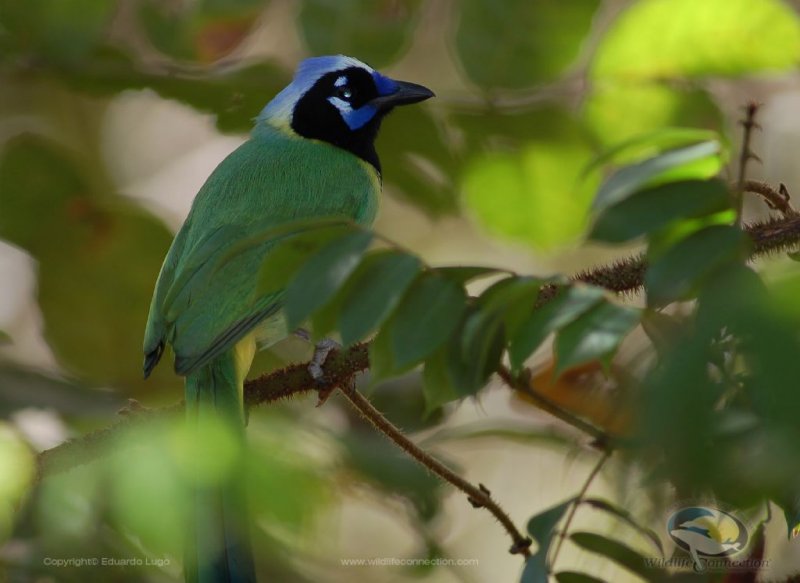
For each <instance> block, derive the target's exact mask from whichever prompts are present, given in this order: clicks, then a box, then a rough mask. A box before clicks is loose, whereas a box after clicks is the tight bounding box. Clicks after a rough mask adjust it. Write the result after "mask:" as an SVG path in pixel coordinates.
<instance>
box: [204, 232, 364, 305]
mask: <svg viewBox="0 0 800 583" xmlns="http://www.w3.org/2000/svg"><path fill="white" fill-rule="evenodd" d="M303 225H307V226H303ZM352 232H354V231H353V228H352V227H351V226H350V225H343V224H337V223H334V224H327V223H323V224H319V223H316V222H314V223H305V222H304V223H303V224H299V225H298V226H297V227H294V226H292V225H291V224H290V225H281V226H278V227H275V226H274V225H273V226H271V227H270V228H268V229H266V230H265V231H264V233H263V234H262V233H259V234H258V235H255V236H252V237H249V238H248V239H246V240H243V241H241V240H240V241H237V242H235V243H234V244H233V246H232V247H231V249H230V250H229V251H227V252H226V253H223V254H222V256H221V258H220V260H219V265H220V266H221V265H223V264H224V263H225V262H226V261H228V260H229V259H230V258H231V257H232V256H234V255H236V254H238V253H243V252H246V251H250V250H252V249H255V248H256V247H258V246H264V247H266V248H268V249H269V251H268V252H267V253H266V254H265V256H264V260H263V261H262V263H261V267H260V269H259V272H258V282H257V287H256V293H257V294H258V295H267V294H271V293H277V292H280V291H281V290H283V289H285V288H286V286H287V285H288V284H289V283H290V282H291V280H292V278H293V277H294V276H295V275H296V274H297V272H298V271H299V270H300V268H301V267H302V266H303V265H304V264H305V263H306V262H307V261H308V260H309V258H310V257H311V256H312V255H313V254H315V253H318V252H319V251H320V249H322V248H323V247H325V245H327V244H329V243H331V242H332V241H335V240H336V239H338V238H341V237H343V236H345V235H346V234H348V233H352ZM270 238H272V241H270ZM226 239H230V238H226V237H225V236H224V234H223V241H224V240H226ZM234 241H236V239H234ZM270 243H271V244H270ZM221 244H224V243H221ZM215 250H216V246H214V245H212V249H211V251H212V252H213V251H215ZM195 255H197V253H195Z"/></svg>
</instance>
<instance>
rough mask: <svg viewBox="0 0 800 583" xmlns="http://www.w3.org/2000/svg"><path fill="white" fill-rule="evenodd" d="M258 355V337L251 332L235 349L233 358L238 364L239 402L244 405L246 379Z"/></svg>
mask: <svg viewBox="0 0 800 583" xmlns="http://www.w3.org/2000/svg"><path fill="white" fill-rule="evenodd" d="M255 354H256V335H255V333H253V332H251V333H250V334H248V335H247V336H245V337H244V338H242V339H241V340H239V342H237V343H236V346H234V348H233V357H234V359H235V364H236V382H237V384H238V385H239V401H240V402H242V403H244V392H243V391H244V379H245V377H246V376H247V373H248V371H249V370H250V365H252V364H253V357H254V356H255Z"/></svg>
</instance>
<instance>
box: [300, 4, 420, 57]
mask: <svg viewBox="0 0 800 583" xmlns="http://www.w3.org/2000/svg"><path fill="white" fill-rule="evenodd" d="M419 5H420V0H400V1H397V0H377V1H376V0H337V1H336V2H330V1H327V0H305V1H304V2H303V3H302V8H301V10H300V15H299V20H298V22H299V25H300V30H301V32H302V33H303V38H304V39H305V41H306V44H307V45H308V47H309V49H310V50H311V53H312V54H317V55H337V54H344V55H357V56H358V57H359V58H360V59H363V60H365V61H366V62H368V63H369V64H371V65H372V66H373V67H383V66H385V65H387V64H389V63H391V62H392V61H394V60H396V59H397V58H398V57H399V56H400V55H401V54H402V51H403V50H404V49H405V48H406V47H407V46H408V44H409V41H410V39H411V35H412V33H413V32H414V27H415V24H416V20H417V16H418V14H419Z"/></svg>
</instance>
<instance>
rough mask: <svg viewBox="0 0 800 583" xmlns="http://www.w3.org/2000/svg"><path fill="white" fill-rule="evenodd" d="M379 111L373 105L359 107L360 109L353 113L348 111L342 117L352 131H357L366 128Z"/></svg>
mask: <svg viewBox="0 0 800 583" xmlns="http://www.w3.org/2000/svg"><path fill="white" fill-rule="evenodd" d="M376 113H377V110H376V109H375V107H374V106H372V105H364V106H362V107H359V108H358V109H354V110H352V111H348V112H347V113H344V114H343V115H342V119H344V123H346V124H347V127H349V128H350V129H351V130H353V131H355V130H357V129H359V128H362V127H364V126H365V125H366V124H368V123H369V121H370V120H371V119H372V118H373V117H375V114H376Z"/></svg>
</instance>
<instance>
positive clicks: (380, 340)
mask: <svg viewBox="0 0 800 583" xmlns="http://www.w3.org/2000/svg"><path fill="white" fill-rule="evenodd" d="M391 323H392V320H391V319H390V320H389V322H388V323H387V325H385V326H384V327H383V328H381V330H380V332H378V334H377V336H375V338H374V339H373V340H372V342H371V343H370V345H369V365H370V368H369V372H370V386H374V385H375V384H376V383H378V382H380V381H382V380H385V379H387V378H390V377H391V376H394V375H397V374H400V373H402V372H405V370H408V368H411V367H410V366H409V367H406V369H404V370H400V369H399V368H398V367H396V366H395V364H394V354H393V353H392V342H391V334H390V330H391V328H390V325H391Z"/></svg>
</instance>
